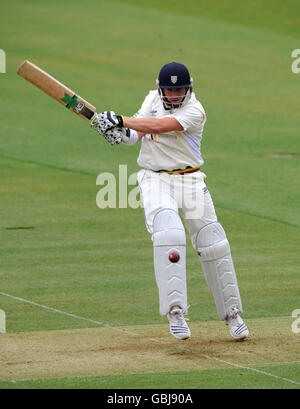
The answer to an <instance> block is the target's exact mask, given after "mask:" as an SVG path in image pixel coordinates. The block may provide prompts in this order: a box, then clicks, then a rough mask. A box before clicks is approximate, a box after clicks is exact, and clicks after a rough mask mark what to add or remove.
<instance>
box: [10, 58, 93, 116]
mask: <svg viewBox="0 0 300 409" xmlns="http://www.w3.org/2000/svg"><path fill="white" fill-rule="evenodd" d="M17 73H18V74H19V75H20V76H21V77H23V78H24V79H26V80H27V81H29V82H31V83H32V84H33V85H35V86H36V87H38V88H39V89H40V90H42V91H44V92H45V93H46V94H47V95H49V96H50V97H52V98H54V99H55V100H56V101H58V102H59V103H61V104H62V105H64V106H65V107H66V108H68V109H70V110H71V111H73V112H74V113H75V114H76V115H79V116H80V117H81V118H83V119H86V120H90V119H91V118H92V117H93V115H94V114H95V113H96V108H95V107H94V106H93V105H92V104H90V103H89V102H87V101H85V100H84V99H83V98H81V97H80V96H79V95H77V94H75V93H74V92H73V91H72V90H71V89H70V88H68V87H66V86H65V85H64V84H62V83H61V82H59V81H58V80H57V79H56V78H54V77H52V76H51V75H50V74H48V73H47V72H46V71H44V70H42V69H41V68H40V67H38V66H37V65H35V64H33V63H32V62H30V61H28V60H25V61H23V62H22V64H21V65H20V66H19V68H18V70H17Z"/></svg>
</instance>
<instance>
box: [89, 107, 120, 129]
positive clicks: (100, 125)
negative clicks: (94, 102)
mask: <svg viewBox="0 0 300 409" xmlns="http://www.w3.org/2000/svg"><path fill="white" fill-rule="evenodd" d="M124 125H125V124H124V118H123V116H122V115H116V114H115V113H114V111H104V112H101V113H100V114H96V115H94V117H93V119H92V121H91V127H92V128H94V129H96V130H97V131H98V132H99V133H100V134H102V135H104V134H105V132H107V131H108V130H109V129H112V128H115V127H118V128H123V127H124Z"/></svg>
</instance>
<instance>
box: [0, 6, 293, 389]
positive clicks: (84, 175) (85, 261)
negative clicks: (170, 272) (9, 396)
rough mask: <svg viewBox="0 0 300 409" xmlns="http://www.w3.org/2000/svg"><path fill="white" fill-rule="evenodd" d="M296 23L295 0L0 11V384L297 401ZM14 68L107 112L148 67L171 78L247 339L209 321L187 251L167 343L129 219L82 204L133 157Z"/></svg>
mask: <svg viewBox="0 0 300 409" xmlns="http://www.w3.org/2000/svg"><path fill="white" fill-rule="evenodd" d="M299 14H300V5H299V2H297V1H296V0H286V1H285V2H284V3H282V2H280V1H279V0H274V1H271V0H263V1H258V0H254V1H251V2H248V3H245V2H240V1H238V0H234V1H232V0H231V1H226V2H224V1H221V0H218V1H214V2H209V1H207V0H205V1H198V0H190V1H189V2H187V4H183V2H181V1H178V0H175V1H173V2H172V3H166V2H161V1H158V0H149V1H144V0H141V1H138V0H124V1H122V0H119V1H115V0H110V1H108V0H99V1H96V0H90V1H89V2H88V6H87V3H86V2H80V1H78V0H73V1H71V0H65V1H63V2H62V1H56V0H55V1H51V2H48V1H44V0H39V1H34V0H28V1H26V2H24V1H21V0H9V1H8V0H3V1H2V2H1V5H0V39H1V40H0V49H3V50H4V51H5V53H6V73H0V95H1V98H0V111H1V128H0V138H1V139H0V167H1V184H0V197H1V206H0V218H1V219H0V220H1V222H0V243H1V245H0V255H1V263H0V309H2V310H3V311H5V314H6V333H3V334H0V388H1V389H6V388H9V389H10V388H17V389H18V388H19V389H22V388H26V389H31V388H42V389H43V388H55V389H60V388H62V389H63V388H77V389H80V388H99V389H110V388H116V389H120V388H128V389H137V388H146V389H147V388H150V389H151V388H157V389H167V388H173V389H177V388H178V389H182V388H184V389H204V388H205V389H206V388H207V389H221V388H229V389H254V388H274V389H275V388H276V389H288V388H292V389H296V388H298V389H299V387H300V368H299V363H300V359H299V340H300V331H299V330H300V326H299V325H298V327H297V325H295V319H296V318H295V317H292V314H293V311H295V310H299V309H300V299H299V298H300V297H299V295H300V285H299V265H300V252H299V232H300V230H299V229H300V195H299V180H300V169H299V168H300V167H299V165H300V139H299V129H300V115H299V95H300V73H299V74H295V73H293V72H292V70H291V64H292V62H293V60H292V58H291V53H292V50H294V49H297V48H300V26H299V17H298V16H299ZM297 20H298V21H297ZM25 59H29V60H31V61H32V62H34V63H35V64H37V65H39V66H41V67H42V68H44V69H45V70H46V71H48V72H49V73H50V74H52V75H53V76H55V77H56V78H57V79H59V80H60V81H61V82H63V83H65V84H66V85H67V86H68V87H70V88H71V89H73V90H75V91H76V92H78V94H79V95H81V96H82V97H83V98H85V99H87V100H88V101H90V102H91V103H92V104H94V105H95V106H96V107H97V109H98V111H99V112H100V111H102V110H107V109H113V110H115V111H116V112H117V113H120V114H124V115H131V114H134V113H135V112H136V111H137V109H138V108H139V107H140V104H141V102H142V101H143V98H144V97H145V95H146V93H147V92H148V90H149V89H154V87H155V79H156V76H157V73H158V71H159V69H160V67H161V66H162V65H163V64H165V63H167V62H169V61H180V62H183V63H185V64H186V65H187V66H188V67H189V69H190V72H191V75H192V77H193V78H194V83H195V87H194V90H195V92H196V95H197V96H198V98H199V100H200V101H201V102H202V104H203V105H204V107H205V109H206V112H207V116H208V121H207V125H206V128H205V131H204V137H203V143H202V153H203V156H204V159H205V165H204V167H203V171H204V172H205V173H206V174H207V179H206V181H207V186H208V188H209V190H210V192H211V195H212V197H213V200H214V203H215V207H216V210H217V214H218V217H219V220H220V221H221V222H222V224H223V226H224V228H225V230H226V232H227V236H228V238H229V241H230V244H231V249H232V254H233V258H234V262H235V266H236V270H237V275H238V281H239V286H240V292H241V295H242V299H243V306H244V314H243V317H244V318H245V321H246V322H247V325H248V327H249V330H250V333H251V334H250V338H249V339H248V340H247V341H245V342H242V343H235V342H232V341H231V339H230V336H229V332H228V328H227V327H226V326H224V325H223V324H222V323H220V322H219V320H218V318H217V315H216V310H215V305H214V302H213V299H212V296H211V294H210V293H209V291H208V288H207V285H206V283H205V280H204V277H203V273H202V271H201V266H200V263H199V261H198V258H197V254H196V253H195V252H194V250H193V248H192V246H191V243H190V241H188V245H187V255H188V259H187V274H188V291H189V300H188V301H189V304H190V309H189V318H190V326H191V331H192V337H191V338H190V339H189V340H187V341H185V342H179V341H176V340H175V339H173V338H172V336H171V335H170V334H169V329H168V324H167V322H166V320H165V319H164V318H162V317H160V316H159V312H158V294H157V289H156V284H155V280H154V272H153V261H152V251H153V250H152V243H151V239H150V236H149V234H148V233H147V231H146V229H145V224H144V214H143V210H142V209H141V208H138V209H132V208H115V209H113V208H106V209H99V208H98V207H97V205H96V195H97V192H98V191H99V189H100V186H97V185H96V179H97V176H98V175H99V174H101V173H103V172H109V173H111V174H113V175H115V177H116V178H117V180H118V175H119V165H127V167H128V175H130V174H132V173H134V172H137V171H138V165H137V163H136V158H137V155H138V150H139V147H138V146H134V147H127V146H125V145H122V146H117V147H111V146H109V145H108V144H107V142H106V141H105V140H102V139H101V138H100V137H99V136H97V134H96V133H95V131H93V130H92V129H90V128H89V124H88V123H87V122H85V121H83V120H81V119H80V118H78V117H75V115H74V114H72V113H71V112H68V111H67V110H65V109H64V108H63V107H62V106H61V105H60V104H58V103H57V102H56V101H54V100H52V99H51V98H49V97H48V96H46V95H45V94H43V93H42V92H41V91H39V90H38V89H37V88H35V87H33V86H32V85H31V84H29V83H28V82H26V81H25V80H24V79H22V78H20V77H19V76H18V75H17V74H16V70H17V68H18V66H19V64H20V63H21V62H22V61H23V60H25ZM128 189H129V190H131V189H132V186H129V187H128ZM298 315H299V314H298ZM295 328H296V331H295ZM293 329H294V330H293Z"/></svg>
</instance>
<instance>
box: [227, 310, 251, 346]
mask: <svg viewBox="0 0 300 409" xmlns="http://www.w3.org/2000/svg"><path fill="white" fill-rule="evenodd" d="M226 325H229V330H230V335H231V336H232V338H233V339H235V340H237V341H241V340H243V339H245V338H247V337H248V335H249V330H248V328H247V325H246V324H245V323H244V321H243V320H242V318H241V317H240V316H239V311H238V309H237V308H236V307H234V308H232V310H231V312H230V314H229V317H228V318H227V320H226Z"/></svg>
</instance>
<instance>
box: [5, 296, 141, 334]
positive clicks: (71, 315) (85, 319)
mask: <svg viewBox="0 0 300 409" xmlns="http://www.w3.org/2000/svg"><path fill="white" fill-rule="evenodd" d="M0 295H4V296H6V297H10V298H12V299H14V300H17V301H22V302H26V303H27V304H31V305H35V306H36V307H41V308H44V309H45V310H48V311H53V312H56V313H58V314H63V315H67V316H69V317H72V318H77V319H79V320H83V321H88V322H92V323H93V324H97V325H103V326H104V327H108V328H111V329H113V330H114V331H121V332H126V333H127V334H131V335H134V336H139V334H137V333H135V332H131V331H128V330H126V329H122V328H115V327H112V326H111V325H109V324H105V323H104V322H101V321H96V320H91V319H90V318H85V317H81V316H80V315H75V314H71V313H69V312H65V311H61V310H57V309H56V308H52V307H48V306H47V305H43V304H38V303H36V302H34V301H30V300H26V299H25V298H21V297H16V296H14V295H10V294H7V293H3V292H1V291H0Z"/></svg>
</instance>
